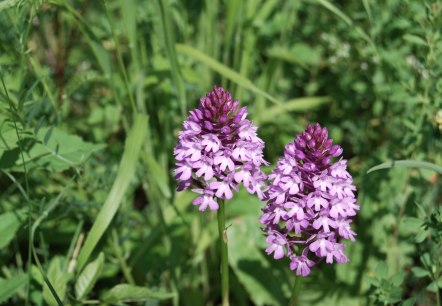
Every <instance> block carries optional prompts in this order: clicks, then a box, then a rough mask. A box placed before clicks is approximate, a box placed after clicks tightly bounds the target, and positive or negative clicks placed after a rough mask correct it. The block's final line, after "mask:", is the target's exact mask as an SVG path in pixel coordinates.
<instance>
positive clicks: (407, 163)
mask: <svg viewBox="0 0 442 306" xmlns="http://www.w3.org/2000/svg"><path fill="white" fill-rule="evenodd" d="M389 168H422V169H428V170H433V171H436V172H438V173H440V174H442V167H441V166H438V165H435V164H432V163H429V162H425V161H419V160H393V161H389V162H385V163H382V164H380V165H377V166H375V167H373V168H370V169H369V170H368V171H367V173H370V172H373V171H377V170H381V169H389Z"/></svg>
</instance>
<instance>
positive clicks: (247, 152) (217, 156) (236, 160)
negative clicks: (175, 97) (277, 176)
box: [174, 86, 267, 211]
mask: <svg viewBox="0 0 442 306" xmlns="http://www.w3.org/2000/svg"><path fill="white" fill-rule="evenodd" d="M238 105H239V101H233V100H232V96H231V94H230V93H229V92H227V91H225V90H224V89H223V88H221V87H216V86H215V87H214V88H213V90H212V91H211V92H209V93H208V94H207V95H206V96H205V97H202V98H201V100H200V106H199V108H197V109H195V110H193V111H191V112H190V114H189V117H188V118H187V120H186V121H184V124H183V127H184V129H183V130H182V131H181V132H180V133H179V140H178V143H177V145H176V146H175V149H174V155H175V159H176V161H177V162H176V169H175V177H176V179H177V180H179V181H180V182H179V184H178V190H179V191H180V190H183V189H188V188H192V191H194V192H196V193H198V194H199V196H198V197H197V198H196V199H195V200H194V201H193V204H194V205H199V210H200V211H204V210H206V209H207V207H209V208H210V209H211V210H217V209H218V203H217V199H222V200H229V199H231V198H232V197H233V193H232V190H235V191H238V185H239V184H243V185H244V186H245V187H246V189H247V191H248V192H249V193H251V194H253V193H256V194H257V196H258V197H259V198H260V199H261V200H262V199H264V193H265V191H266V185H265V180H266V175H265V174H264V173H263V172H262V171H261V170H260V166H261V165H263V164H267V162H266V161H265V160H264V159H263V148H264V142H263V141H262V140H261V139H260V138H259V137H258V136H257V127H256V126H254V125H253V124H252V123H251V122H250V121H249V120H247V119H246V117H247V108H246V107H242V108H240V109H238Z"/></svg>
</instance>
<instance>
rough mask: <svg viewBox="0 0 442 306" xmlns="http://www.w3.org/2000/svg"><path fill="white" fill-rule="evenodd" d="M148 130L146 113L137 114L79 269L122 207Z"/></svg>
mask: <svg viewBox="0 0 442 306" xmlns="http://www.w3.org/2000/svg"><path fill="white" fill-rule="evenodd" d="M146 131H147V117H146V116H144V115H137V116H136V117H135V122H134V125H133V127H132V129H131V131H130V132H129V135H128V137H127V139H126V144H125V147H124V153H123V157H122V158H121V162H120V166H119V168H118V173H117V177H116V178H115V181H114V184H113V185H112V188H111V190H110V192H109V194H108V197H107V198H106V201H105V202H104V205H103V207H102V208H101V210H100V212H99V214H98V216H97V219H96V220H95V222H94V225H93V226H92V229H91V231H90V232H89V235H88V237H87V238H86V242H85V243H84V246H83V248H82V249H81V251H80V255H79V256H78V265H77V269H78V270H81V269H82V268H83V266H84V265H85V264H86V262H87V260H88V259H89V256H90V255H91V253H92V251H93V250H94V248H95V247H96V245H97V243H98V241H99V240H100V238H101V237H102V236H103V234H104V232H105V231H106V229H107V227H108V226H109V224H110V222H111V221H112V219H113V217H114V216H115V214H116V213H117V210H118V208H119V207H120V204H121V201H122V200H123V196H124V195H125V193H126V191H127V189H128V187H129V184H130V182H131V181H132V180H133V178H134V176H135V169H136V165H137V163H138V156H139V154H140V151H141V146H142V144H143V142H144V140H145V137H146Z"/></svg>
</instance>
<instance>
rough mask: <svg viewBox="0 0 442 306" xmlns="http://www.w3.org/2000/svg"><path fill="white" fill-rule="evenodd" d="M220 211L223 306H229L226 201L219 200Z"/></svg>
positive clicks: (219, 229)
mask: <svg viewBox="0 0 442 306" xmlns="http://www.w3.org/2000/svg"><path fill="white" fill-rule="evenodd" d="M218 204H219V209H218V232H219V246H220V252H221V294H222V301H223V303H222V305H223V306H229V261H228V250H227V232H226V218H225V207H224V205H225V204H224V200H219V202H218Z"/></svg>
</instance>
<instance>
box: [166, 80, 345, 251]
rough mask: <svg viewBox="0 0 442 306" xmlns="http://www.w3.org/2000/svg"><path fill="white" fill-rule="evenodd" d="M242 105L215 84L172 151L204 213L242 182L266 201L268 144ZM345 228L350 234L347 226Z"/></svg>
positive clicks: (183, 184)
mask: <svg viewBox="0 0 442 306" xmlns="http://www.w3.org/2000/svg"><path fill="white" fill-rule="evenodd" d="M238 105H239V101H233V100H232V96H231V95H230V93H229V92H228V91H225V90H224V89H223V88H221V87H217V86H215V87H214V88H213V90H212V91H211V92H209V93H208V94H207V95H206V96H205V97H202V98H201V100H200V106H199V108H197V109H195V110H193V111H191V112H190V114H189V117H188V118H187V120H186V121H184V123H183V130H182V131H181V132H180V133H179V139H178V143H177V145H176V146H175V149H174V155H175V159H176V168H175V178H176V179H177V180H178V181H179V183H178V187H177V190H178V191H182V190H185V189H192V188H193V189H192V191H194V192H196V193H198V195H199V196H198V197H197V198H196V199H195V200H194V201H193V204H194V205H198V206H199V210H200V211H205V210H206V209H207V208H209V209H210V210H218V203H217V199H222V200H229V199H231V198H232V197H233V191H238V185H239V184H243V185H244V186H245V187H246V190H247V191H248V192H249V193H251V194H254V193H256V195H257V196H258V197H259V199H261V200H263V199H265V195H266V191H267V187H266V184H265V181H266V179H267V176H266V175H265V174H264V173H263V172H262V171H261V170H260V168H259V167H260V166H261V165H262V164H264V165H268V163H267V162H266V161H265V160H264V159H263V149H264V142H263V141H262V140H261V139H260V138H259V137H258V136H257V127H256V126H254V125H253V124H252V123H251V122H250V121H249V120H247V119H246V117H247V108H246V107H242V108H240V109H238ZM338 170H339V169H337V170H336V171H338ZM341 228H342V229H341V231H345V232H346V233H348V234H347V235H351V232H348V230H347V229H346V225H342V226H341ZM278 254H281V252H280V251H278Z"/></svg>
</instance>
